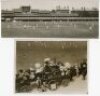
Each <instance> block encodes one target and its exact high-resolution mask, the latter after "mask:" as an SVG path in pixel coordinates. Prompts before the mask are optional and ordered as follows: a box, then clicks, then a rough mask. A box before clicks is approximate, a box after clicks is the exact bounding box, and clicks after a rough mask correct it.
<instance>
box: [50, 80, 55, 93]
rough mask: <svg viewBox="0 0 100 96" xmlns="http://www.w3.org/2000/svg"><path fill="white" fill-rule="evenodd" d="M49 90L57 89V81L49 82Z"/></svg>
mask: <svg viewBox="0 0 100 96" xmlns="http://www.w3.org/2000/svg"><path fill="white" fill-rule="evenodd" d="M49 89H50V90H52V91H53V90H56V89H57V82H56V81H55V80H52V81H50V82H49Z"/></svg>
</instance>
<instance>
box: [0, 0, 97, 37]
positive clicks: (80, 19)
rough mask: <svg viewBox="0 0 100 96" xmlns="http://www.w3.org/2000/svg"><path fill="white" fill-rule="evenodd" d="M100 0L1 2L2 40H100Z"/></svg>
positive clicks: (20, 0)
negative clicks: (19, 38) (99, 38)
mask: <svg viewBox="0 0 100 96" xmlns="http://www.w3.org/2000/svg"><path fill="white" fill-rule="evenodd" d="M98 27H99V0H1V30H2V33H1V35H2V37H4V38H7V37H10V38H14V37H28V38H33V37H34V38H98V35H99V28H98Z"/></svg>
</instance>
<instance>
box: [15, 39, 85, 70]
mask: <svg viewBox="0 0 100 96" xmlns="http://www.w3.org/2000/svg"><path fill="white" fill-rule="evenodd" d="M48 57H49V58H51V59H52V58H56V59H57V62H58V61H61V62H63V63H65V62H69V63H70V64H80V62H82V60H83V59H84V58H87V42H85V41H84V42H78V41H77V42H74V41H73V42H72V43H71V42H69V43H68V42H56V41H55V42H54V41H53V42H50V41H48V42H47V41H46V42H45V45H43V43H39V42H33V41H26V42H25V41H22V42H21V41H18V42H17V45H16V68H17V70H18V69H20V68H22V69H28V68H30V67H34V64H35V63H40V64H42V65H43V64H44V59H45V58H48Z"/></svg>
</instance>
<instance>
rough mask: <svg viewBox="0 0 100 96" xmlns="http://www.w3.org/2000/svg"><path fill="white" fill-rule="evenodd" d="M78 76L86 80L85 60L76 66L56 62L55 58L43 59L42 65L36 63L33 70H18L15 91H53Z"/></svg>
mask: <svg viewBox="0 0 100 96" xmlns="http://www.w3.org/2000/svg"><path fill="white" fill-rule="evenodd" d="M80 75H81V76H82V79H83V80H85V79H86V75H87V62H86V60H83V61H82V62H81V63H80V64H78V65H70V64H69V63H67V64H66V63H65V64H64V63H62V62H61V61H59V62H57V61H56V58H53V59H50V58H45V60H44V64H43V65H42V64H39V63H38V64H36V65H35V68H29V69H27V70H23V69H20V70H18V72H17V74H16V91H17V92H22V91H31V89H33V87H36V88H37V89H39V90H41V91H46V89H47V88H49V89H50V90H55V89H57V87H58V86H60V85H62V84H63V85H64V86H66V85H68V84H69V82H71V81H73V80H74V77H75V76H80ZM33 85H34V86H33ZM52 85H53V87H52Z"/></svg>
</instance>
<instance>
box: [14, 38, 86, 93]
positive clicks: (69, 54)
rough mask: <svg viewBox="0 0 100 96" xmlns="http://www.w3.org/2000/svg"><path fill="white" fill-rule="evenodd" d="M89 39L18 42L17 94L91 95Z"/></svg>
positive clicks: (16, 49) (16, 57) (16, 47)
mask: <svg viewBox="0 0 100 96" xmlns="http://www.w3.org/2000/svg"><path fill="white" fill-rule="evenodd" d="M87 49H88V48H87V41H20V40H19V41H16V42H15V59H16V60H15V62H16V64H15V93H35V94H36V93H46V94H88V74H87V73H88V68H87V66H88V58H87V53H88V52H87V51H88V50H87Z"/></svg>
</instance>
